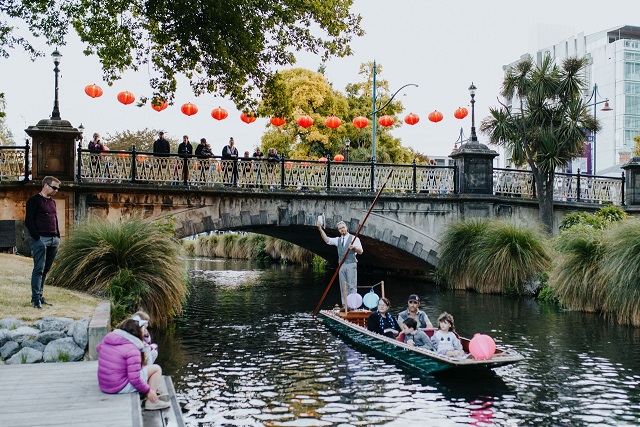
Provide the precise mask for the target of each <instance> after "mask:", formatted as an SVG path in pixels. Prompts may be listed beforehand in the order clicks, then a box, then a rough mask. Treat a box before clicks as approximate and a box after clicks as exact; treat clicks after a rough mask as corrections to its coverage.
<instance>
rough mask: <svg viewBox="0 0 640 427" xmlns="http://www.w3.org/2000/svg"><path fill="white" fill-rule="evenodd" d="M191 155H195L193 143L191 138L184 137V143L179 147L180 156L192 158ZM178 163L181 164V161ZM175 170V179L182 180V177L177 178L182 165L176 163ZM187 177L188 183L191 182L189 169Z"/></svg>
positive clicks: (187, 169)
mask: <svg viewBox="0 0 640 427" xmlns="http://www.w3.org/2000/svg"><path fill="white" fill-rule="evenodd" d="M191 154H193V147H192V146H191V143H190V142H189V136H187V135H183V136H182V142H181V143H180V145H178V155H179V156H180V157H187V156H190V155H191ZM178 162H181V161H180V160H178ZM174 169H175V174H174V175H176V176H174V178H177V180H178V181H179V180H180V177H179V176H177V175H178V171H179V170H180V163H176V165H175V166H174ZM185 173H186V176H185V178H186V179H187V183H188V182H189V168H186V171H185Z"/></svg>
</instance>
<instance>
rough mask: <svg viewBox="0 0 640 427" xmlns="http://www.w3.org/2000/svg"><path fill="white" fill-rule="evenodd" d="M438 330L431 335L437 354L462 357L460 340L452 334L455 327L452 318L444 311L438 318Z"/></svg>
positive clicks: (462, 351)
mask: <svg viewBox="0 0 640 427" xmlns="http://www.w3.org/2000/svg"><path fill="white" fill-rule="evenodd" d="M438 328H439V329H438V330H437V331H435V332H434V333H433V337H431V341H432V342H433V345H434V346H435V348H436V351H437V352H438V353H439V354H444V355H445V356H449V357H456V356H462V355H464V350H463V349H462V343H461V342H460V339H459V338H458V337H457V336H456V334H454V333H453V331H454V330H455V326H454V323H453V316H452V315H450V314H449V313H447V312H446V311H445V312H444V313H442V314H441V315H440V316H439V317H438Z"/></svg>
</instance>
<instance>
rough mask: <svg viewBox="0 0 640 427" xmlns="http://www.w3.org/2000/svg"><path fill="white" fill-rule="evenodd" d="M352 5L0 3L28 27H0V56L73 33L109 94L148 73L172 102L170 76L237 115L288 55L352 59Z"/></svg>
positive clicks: (284, 0) (290, 60)
mask: <svg viewBox="0 0 640 427" xmlns="http://www.w3.org/2000/svg"><path fill="white" fill-rule="evenodd" d="M352 3H353V0H307V1H304V2H300V1H298V0H273V1H269V2H265V1H258V0H236V1H233V2H228V1H222V0H202V1H198V2H176V1H173V2H172V1H157V0H143V1H127V0H125V1H116V0H31V1H22V0H4V1H0V17H3V18H4V17H5V16H6V17H9V18H11V19H12V20H16V21H18V20H21V21H23V22H24V23H26V27H27V29H28V32H29V33H30V36H27V35H24V34H22V33H20V31H19V30H18V28H17V26H14V25H12V24H11V23H9V22H8V21H5V20H4V19H1V20H0V55H2V56H4V57H8V56H9V49H13V48H16V47H22V48H23V49H24V50H26V51H27V52H29V53H30V54H31V55H32V56H34V57H35V56H42V55H43V53H42V52H41V51H39V50H38V49H37V48H36V47H35V46H36V45H40V44H41V43H40V42H38V43H36V42H35V40H34V39H35V38H37V37H42V38H44V39H45V42H46V43H47V44H48V45H64V43H65V38H66V36H67V34H68V31H69V30H70V29H71V28H73V29H74V30H75V31H76V32H77V33H78V35H79V36H80V39H81V40H82V41H83V42H84V43H85V44H86V49H85V51H84V52H85V54H87V55H89V54H96V55H97V56H98V58H99V59H100V61H101V62H102V68H103V73H104V80H105V81H106V82H107V83H109V84H111V83H113V82H114V81H115V80H117V79H119V78H120V76H121V75H122V73H123V72H125V71H127V70H134V71H137V70H139V69H140V67H145V69H149V70H150V77H149V83H150V86H151V89H152V91H153V95H152V97H154V98H160V99H166V100H167V101H171V100H172V99H173V94H174V93H175V90H176V87H177V76H179V75H184V76H186V77H187V78H188V79H189V82H190V84H191V87H192V90H193V92H194V93H195V94H196V95H200V94H204V93H215V94H217V95H219V96H222V97H227V98H229V99H231V100H232V101H234V102H235V103H236V105H238V106H239V107H253V106H255V104H256V103H257V102H256V99H257V98H259V95H260V94H261V93H262V91H263V90H265V89H266V88H268V87H270V86H271V85H272V84H273V79H272V78H273V75H274V71H273V70H274V69H275V68H277V67H282V66H286V65H292V64H294V63H295V51H309V52H313V53H315V54H318V55H319V56H320V57H321V58H322V60H326V59H328V58H329V57H343V56H347V55H350V54H351V48H350V46H349V43H350V42H351V40H352V38H353V37H354V36H360V35H362V34H364V32H363V30H362V29H361V27H360V20H361V17H360V16H359V15H357V14H353V13H351V12H350V10H349V9H350V7H351V6H352Z"/></svg>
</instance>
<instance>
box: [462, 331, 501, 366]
mask: <svg viewBox="0 0 640 427" xmlns="http://www.w3.org/2000/svg"><path fill="white" fill-rule="evenodd" d="M469 352H470V353H471V355H472V356H473V357H474V358H475V359H478V360H489V359H491V356H493V355H494V353H495V352H496V343H495V341H494V340H493V338H491V337H490V336H489V335H483V334H475V335H474V336H473V338H472V339H471V342H470V343H469Z"/></svg>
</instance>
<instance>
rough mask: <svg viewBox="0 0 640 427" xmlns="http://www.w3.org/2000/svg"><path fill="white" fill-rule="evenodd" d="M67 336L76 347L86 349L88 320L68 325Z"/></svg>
mask: <svg viewBox="0 0 640 427" xmlns="http://www.w3.org/2000/svg"><path fill="white" fill-rule="evenodd" d="M67 335H69V336H70V337H73V340H74V341H75V342H76V344H77V345H78V347H80V348H87V344H88V343H89V318H88V317H87V318H84V319H82V320H78V321H76V322H73V323H72V324H71V325H69V330H68V331H67Z"/></svg>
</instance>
